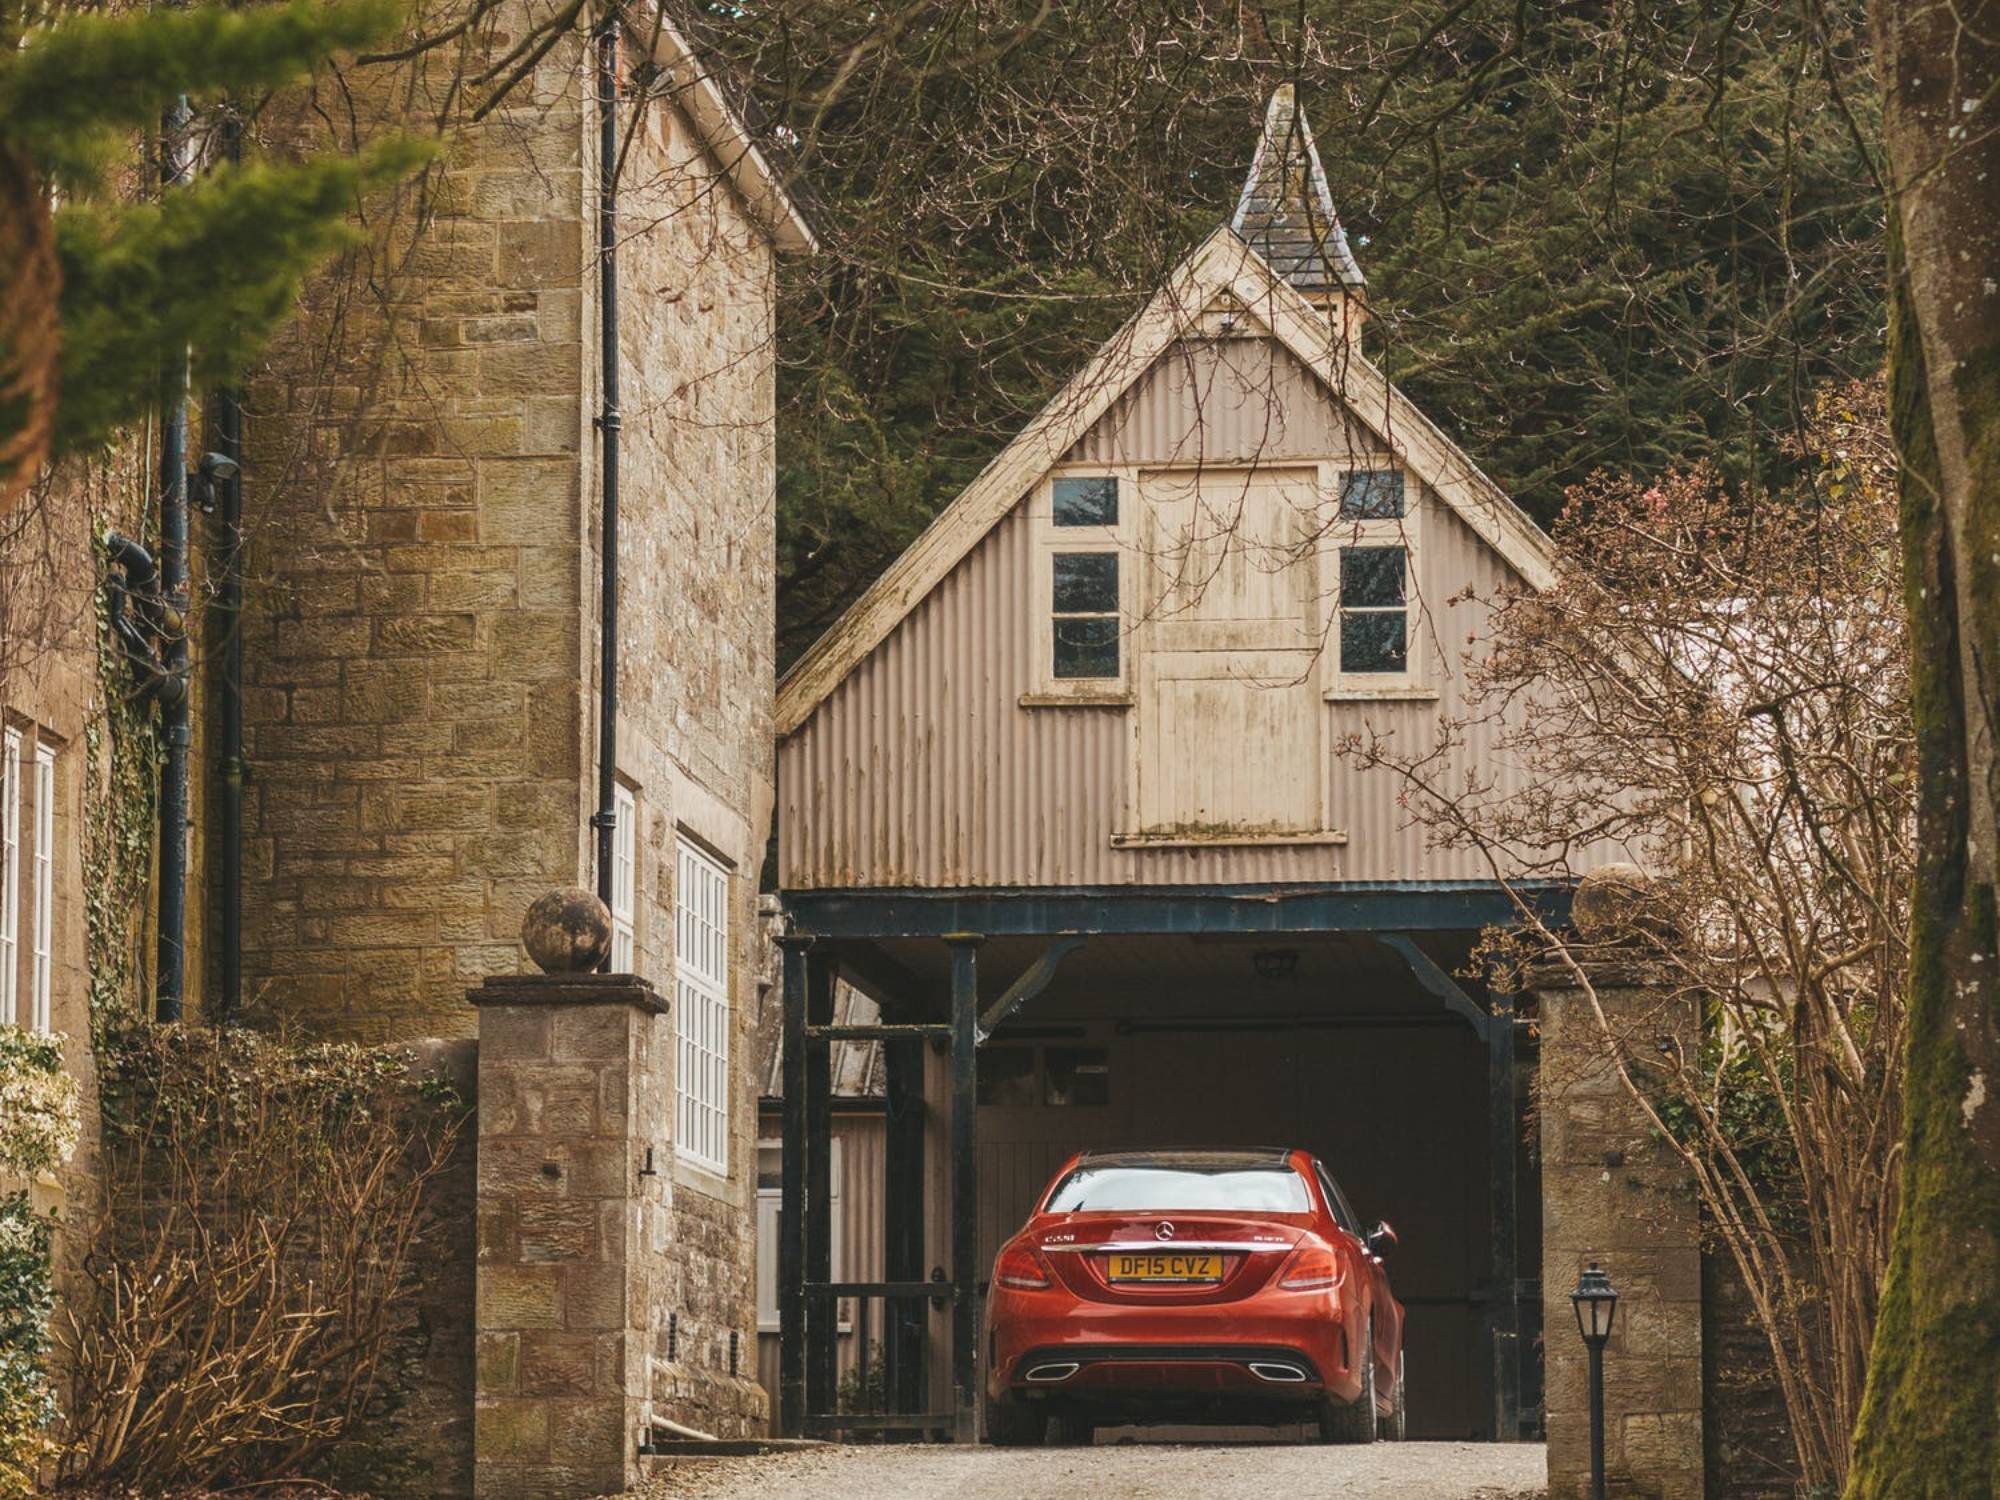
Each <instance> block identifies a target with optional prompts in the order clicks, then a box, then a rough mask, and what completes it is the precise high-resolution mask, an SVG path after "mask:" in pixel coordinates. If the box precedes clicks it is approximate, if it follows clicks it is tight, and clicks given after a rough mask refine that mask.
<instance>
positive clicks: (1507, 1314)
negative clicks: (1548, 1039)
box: [1486, 991, 1521, 1443]
mask: <svg viewBox="0 0 2000 1500" xmlns="http://www.w3.org/2000/svg"><path fill="white" fill-rule="evenodd" d="M1491 1004H1492V1012H1491V1017H1490V1019H1489V1020H1488V1022H1487V1029H1486V1090H1487V1107H1488V1110H1489V1117H1488V1134H1489V1136H1490V1137H1491V1140H1492V1148H1491V1149H1492V1172H1491V1174H1490V1192H1491V1195H1492V1198H1491V1219H1492V1230H1491V1242H1492V1269H1491V1273H1490V1274H1491V1278H1492V1283H1493V1287H1492V1291H1493V1295H1492V1298H1491V1300H1490V1301H1489V1302H1488V1303H1487V1304H1486V1306H1487V1320H1486V1321H1487V1335H1488V1347H1489V1348H1490V1350H1491V1357H1492V1364H1493V1375H1492V1380H1493V1438H1494V1441H1495V1442H1502V1443H1511V1442H1514V1441H1515V1440H1517V1439H1518V1438H1519V1437H1520V1436H1521V1305H1520V1290H1519V1276H1520V1268H1519V1266H1518V1264H1517V1262H1518V1259H1519V1241H1518V1236H1517V1233H1516V1229H1517V1219H1516V1215H1517V1213H1518V1211H1519V1210H1518V1203H1517V1200H1516V1196H1515V1182H1514V1154H1515V1150H1516V1147H1517V1144H1518V1139H1519V1134H1520V1124H1519V1116H1518V1114H1517V1113H1516V1111H1515V1108H1514V997H1513V996H1512V995H1509V994H1503V993H1501V992H1499V991H1494V992H1492V995H1491Z"/></svg>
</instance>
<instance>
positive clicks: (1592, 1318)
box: [1569, 1261, 1618, 1344]
mask: <svg viewBox="0 0 2000 1500" xmlns="http://www.w3.org/2000/svg"><path fill="white" fill-rule="evenodd" d="M1569 1300H1570V1305H1571V1306H1572V1307H1574V1308H1575V1309H1576V1331H1577V1332H1578V1333H1580V1334H1582V1335H1583V1341H1584V1342H1585V1343H1586V1344H1602V1343H1603V1342H1604V1341H1605V1340H1606V1339H1608V1338H1610V1337H1611V1324H1612V1320H1613V1319H1614V1318H1615V1317H1616V1316H1617V1313H1618V1292H1617V1289H1616V1288H1614V1287H1613V1286H1612V1285H1611V1278H1610V1277H1609V1276H1607V1275H1605V1274H1604V1272H1603V1270H1602V1269H1601V1268H1600V1267H1599V1266H1598V1264H1597V1262H1596V1261H1592V1262H1591V1263H1590V1264H1589V1265H1588V1266H1587V1267H1585V1268H1584V1272H1583V1275H1581V1276H1580V1277H1578V1278H1577V1282H1576V1289H1575V1290H1574V1291H1572V1292H1571V1293H1570V1294H1569Z"/></svg>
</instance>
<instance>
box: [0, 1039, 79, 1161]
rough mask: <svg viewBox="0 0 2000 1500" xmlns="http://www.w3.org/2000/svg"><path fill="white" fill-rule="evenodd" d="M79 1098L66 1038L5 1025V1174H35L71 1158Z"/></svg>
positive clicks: (1, 1079) (0, 1094) (1, 1056)
mask: <svg viewBox="0 0 2000 1500" xmlns="http://www.w3.org/2000/svg"><path fill="white" fill-rule="evenodd" d="M76 1097H77V1094H76V1080H75V1079H74V1078H72V1077H71V1076H70V1075H69V1074H68V1073H66V1072H64V1071H63V1040H62V1038H61V1037H59V1036H46V1035H41V1034H38V1033H36V1032H32V1031H24V1030H22V1029H21V1028H20V1027H18V1026H0V1172H4V1173H7V1174H8V1175H10V1176H11V1175H19V1176H23V1177H32V1176H34V1175H35V1174H36V1173H39V1172H47V1171H50V1170H52V1169H54V1168H55V1167H58V1166H60V1165H61V1164H62V1163H64V1162H66V1161H68V1160H69V1157H70V1153H71V1152H72V1151H74V1150H75V1149H76V1133H77V1124H78V1113H77V1103H76Z"/></svg>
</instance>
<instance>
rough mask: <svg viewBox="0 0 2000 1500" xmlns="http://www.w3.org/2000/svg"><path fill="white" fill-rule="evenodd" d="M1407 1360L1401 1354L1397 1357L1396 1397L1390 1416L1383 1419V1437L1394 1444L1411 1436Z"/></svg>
mask: <svg viewBox="0 0 2000 1500" xmlns="http://www.w3.org/2000/svg"><path fill="white" fill-rule="evenodd" d="M1405 1364H1406V1359H1405V1356H1404V1355H1402V1354H1401V1353H1398V1354H1397V1356H1396V1395H1395V1398H1394V1400H1393V1401H1392V1403H1391V1409H1390V1412H1389V1415H1388V1416H1386V1417H1384V1418H1383V1419H1382V1433H1381V1435H1382V1437H1384V1438H1385V1439H1387V1440H1388V1441H1389V1442H1392V1443H1400V1442H1402V1441H1403V1439H1404V1438H1406V1437H1407V1436H1409V1431H1410V1409H1409V1406H1408V1404H1407V1403H1406V1401H1405V1399H1404V1398H1405V1394H1406V1391H1407V1387H1406V1386H1405V1385H1404V1369H1405Z"/></svg>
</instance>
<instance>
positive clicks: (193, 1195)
mask: <svg viewBox="0 0 2000 1500" xmlns="http://www.w3.org/2000/svg"><path fill="white" fill-rule="evenodd" d="M100 1076H101V1079H102V1090H103V1108H104V1168H105V1178H106V1202H107V1204H108V1205H109V1207H108V1209H107V1212H106V1213H105V1215H104V1217H103V1219H102V1220H101V1221H100V1222H99V1223H98V1225H97V1226H96V1228H95V1232H94V1233H93V1235H92V1238H91V1241H90V1246H89V1250H88V1253H87V1255H86V1256H85V1261H84V1271H85V1275H86V1279H87V1283H88V1289H89V1292H90V1296H89V1299H88V1300H87V1302H85V1303H84V1304H83V1305H80V1306H78V1307H75V1308H72V1309H69V1310H68V1316H67V1318H66V1320H65V1322H66V1327H65V1332H64V1337H65V1340H66V1342H67V1343H68V1345H69V1347H70V1351H71V1353H72V1356H73V1363H74V1379H75V1390H74V1396H73V1399H72V1403H71V1404H72V1407H73V1410H72V1412H71V1414H70V1419H69V1423H68V1433H67V1439H68V1440H67V1442H66V1444H65V1447H64V1454H63V1459H62V1465H61V1476H62V1479H63V1481H64V1482H66V1483H76V1484H85V1485H102V1486H115V1485H121V1484H128V1483H131V1482H133V1481H135V1480H138V1479H141V1478H143V1479H144V1482H145V1484H146V1486H147V1488H148V1489H149V1490H159V1489H163V1488H169V1487H172V1486H176V1485H189V1486H214V1485H220V1484H224V1483H228V1484H239V1485H248V1484H256V1483H266V1482H270V1481H273V1480H278V1479H286V1478H293V1477H298V1476H303V1475H307V1474H311V1473H314V1472H324V1471H325V1470H326V1469H327V1468H328V1466H329V1465H331V1464H333V1463H334V1462H335V1461H336V1460H338V1459H340V1458H342V1457H351V1456H352V1454H353V1452H354V1450H355V1449H356V1447H357V1446H360V1445H362V1433H363V1431H364V1430H365V1429H366V1427H367V1424H369V1423H370V1422H371V1421H372V1420H373V1419H375V1418H377V1417H379V1416H380V1414H381V1412H382V1410H383V1408H384V1406H385V1404H386V1403H387V1402H388V1401H389V1400H390V1399H391V1396H392V1393H391V1392H390V1390H389V1389H388V1382H387V1381H386V1380H385V1378H384V1377H385V1374H386V1371H387V1368H388V1367H389V1366H390V1365H391V1364H392V1363H393V1361H394V1359H395V1357H396V1351H397V1350H398V1348H399V1346H400V1343H401V1341H402V1340H404V1339H405V1338H406V1337H407V1336H408V1335H409V1334H410V1333H411V1331H412V1329H413V1326H414V1324H415V1320H416V1310H415V1306H414V1301H413V1293H414V1290H415V1282H416V1279H417V1277H418V1275H419V1274H420V1268H421V1266H422V1265H423V1262H424V1253H425V1249H426V1247H427V1245H428V1244H429V1243H430V1242H431V1240H432V1239H433V1237H434V1236H435V1234H436V1233H437V1232H438V1228H439V1225H438V1221H437V1218H436V1215H435V1213H434V1211H433V1209H432V1207H431V1195H430V1193H429V1191H428V1190H429V1188H430V1186H431V1184H432V1183H433V1181H434V1179H435V1178H436V1177H437V1176H438V1174H439V1173H440V1172H441V1171H442V1170H443V1169H444V1167H445V1164H446V1162H447V1160H448V1158H449V1157H450V1155H451V1153H452V1151H453V1149H454V1146H455V1144H456V1141H457V1138H458V1135H459V1132H460V1128H461V1125H462V1122H463V1119H464V1116H465V1111H464V1109H463V1106H462V1105H461V1104H460V1103H459V1101H458V1100H457V1099H456V1097H455V1096H454V1095H452V1093H451V1091H450V1089H449V1087H448V1086H447V1085H445V1084H444V1083H443V1082H442V1080H439V1079H435V1078H428V1079H418V1078H413V1077H412V1076H411V1066H410V1059H409V1057H408V1055H407V1054H406V1053H403V1052H400V1051H395V1050H384V1049H367V1048H361V1047H354V1046H342V1045H333V1044H313V1045H297V1044H294V1043H291V1042H289V1041H286V1040H283V1039H272V1038H268V1037H264V1036H260V1035H258V1034H256V1033H253V1032H248V1031H242V1030H206V1029H203V1030H195V1029H188V1028H183V1027H162V1028H158V1029H153V1028H146V1027H141V1026H136V1025H134V1026H129V1027H127V1028H125V1029H123V1030H120V1031H114V1032H113V1033H112V1034H111V1035H109V1036H107V1037H106V1038H105V1039H104V1043H103V1045H102V1051H101V1056H100Z"/></svg>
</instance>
